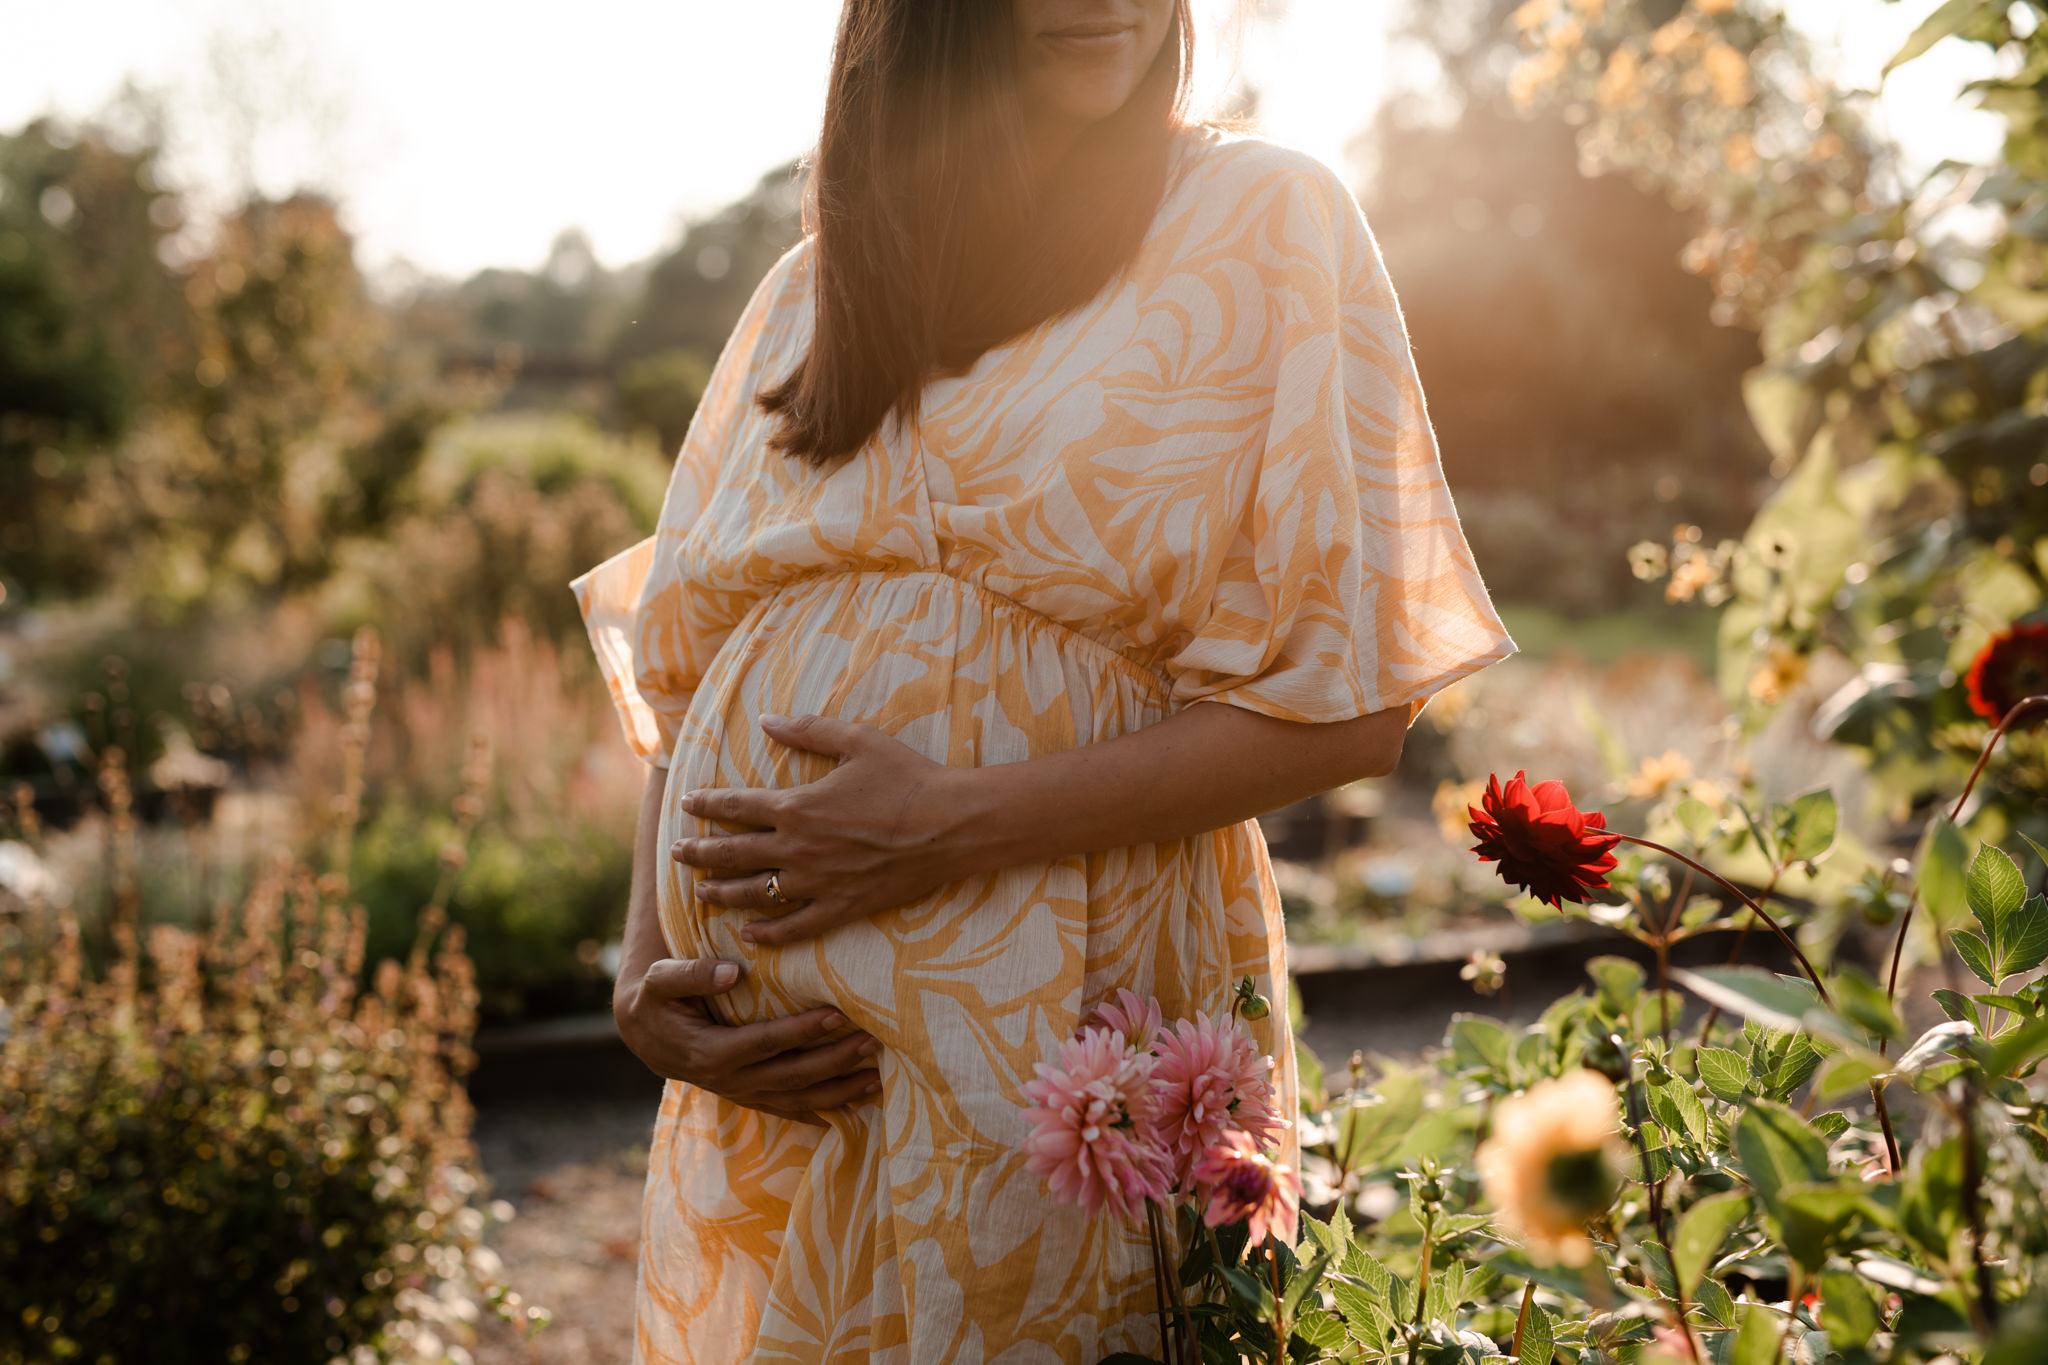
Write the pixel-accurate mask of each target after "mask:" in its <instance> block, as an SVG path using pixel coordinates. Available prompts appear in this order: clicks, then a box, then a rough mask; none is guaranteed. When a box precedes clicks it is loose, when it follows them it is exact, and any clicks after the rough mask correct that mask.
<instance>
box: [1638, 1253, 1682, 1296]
mask: <svg viewBox="0 0 2048 1365" xmlns="http://www.w3.org/2000/svg"><path fill="white" fill-rule="evenodd" d="M1637 1250H1639V1251H1641V1252H1642V1256H1643V1273H1644V1274H1645V1275H1647V1276H1648V1277H1649V1282H1650V1284H1651V1285H1652V1286H1654V1287H1655V1289H1656V1291H1657V1292H1658V1293H1659V1294H1662V1295H1663V1296H1664V1297H1665V1298H1667V1299H1671V1298H1676V1297H1678V1282H1677V1281H1676V1280H1674V1279H1673V1278H1672V1275H1671V1253H1669V1252H1667V1251H1666V1250H1664V1244H1663V1243H1661V1242H1652V1241H1648V1240H1645V1241H1643V1242H1641V1243H1639V1244H1638V1246H1637Z"/></svg>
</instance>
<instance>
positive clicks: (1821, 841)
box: [1771, 787, 1836, 863]
mask: <svg viewBox="0 0 2048 1365" xmlns="http://www.w3.org/2000/svg"><path fill="white" fill-rule="evenodd" d="M1771 822H1772V824H1773V825H1774V826H1775V827H1776V830H1777V834H1778V848H1779V850H1780V852H1782V853H1783V855H1784V858H1785V861H1786V862H1788V863H1806V862H1813V861H1815V860H1816V859H1818V858H1820V857H1821V855H1823V854H1825V853H1826V852H1827V851H1828V850H1829V849H1830V848H1832V847H1834V843H1835V824H1836V812H1835V794H1834V793H1833V792H1832V791H1829V790H1828V789H1827V788H1825V787H1823V788H1822V789H1821V790H1819V791H1811V792H1807V793H1806V794H1805V795H1803V796H1795V797H1793V798H1792V800H1791V801H1789V802H1788V803H1786V804H1784V805H1782V806H1776V807H1773V808H1772V810H1771Z"/></svg>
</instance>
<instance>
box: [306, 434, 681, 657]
mask: <svg viewBox="0 0 2048 1365" xmlns="http://www.w3.org/2000/svg"><path fill="white" fill-rule="evenodd" d="M667 474H668V468H667V462H666V461H665V460H663V459H662V457H661V456H660V455H659V454H658V453H657V452H656V450H655V448H654V447H653V446H652V445H651V444H650V443H648V442H647V441H645V440H644V439H640V440H629V439H622V438H620V437H616V436H611V435H607V434H605V433H603V432H600V431H598V430H597V429H596V428H595V427H592V426H591V425H590V424H588V423H587V422H585V421H583V420H582V419H580V418H575V417H570V416H566V415H561V414H555V415H548V416H537V415H533V414H504V415H497V416H490V417H477V418H471V419H467V420H463V421H459V422H455V423H452V424H450V425H448V426H445V427H443V428H442V429H441V430H440V431H438V432H436V433H435V435H434V437H433V439H432V441H431V442H430V443H429V445H428V447H427V449H426V452H425V454H424V456H423V458H422V460H421V462H420V467H419V469H418V471H417V474H416V475H415V478H414V482H413V485H412V487H411V489H410V490H409V493H408V496H407V500H406V511H405V513H404V514H403V515H402V516H400V517H398V518H397V519H396V520H395V521H394V523H393V524H392V525H391V527H390V529H389V532H388V534H387V535H386V536H385V537H384V538H382V539H380V540H375V541H370V540H365V541H361V542H358V543H356V544H355V545H353V546H351V547H350V548H349V550H348V552H347V555H346V558H345V562H344V564H343V566H342V568H341V571H340V572H339V573H338V574H337V576H336V578H335V579H334V580H333V581H332V582H331V583H330V584H329V585H328V586H327V588H326V589H325V598H326V602H327V606H328V610H329V613H330V615H331V616H332V617H333V618H334V619H335V620H336V622H337V623H338V624H340V625H342V626H344V627H345V626H351V625H356V624H361V623H363V622H374V623H376V624H377V625H378V627H379V629H380V631H381V633H382V634H383V636H384V638H385V640H386V642H387V645H388V648H389V651H390V654H391V657H392V658H393V659H394V660H395V662H396V663H397V665H398V670H399V672H400V673H401V674H402V675H415V674H417V673H418V672H420V671H421V670H423V669H424V668H425V666H426V663H427V659H428V656H429V655H430V654H431V653H432V652H433V650H434V649H435V648H437V647H442V646H446V647H451V648H453V649H454V650H455V651H456V652H457V654H458V656H462V655H467V654H468V653H469V652H471V651H472V650H475V649H479V648H483V647H485V646H487V645H488V644H489V643H490V640H491V638H492V636H493V634H494V633H495V631H496V629H497V627H498V624H499V623H500V622H501V621H505V620H519V621H522V622H525V623H526V624H527V625H529V626H530V627H531V628H532V629H534V630H535V631H538V632H539V633H540V634H542V635H543V636H545V637H547V638H550V639H553V640H557V641H561V640H567V639H572V638H573V639H577V640H581V638H582V633H583V627H582V619H581V617H580V616H579V615H578V613H577V609H576V601H575V598H574V596H573V595H572V594H571V593H570V592H569V586H568V585H569V580H570V579H572V578H574V577H575V576H576V575H577V574H580V573H582V572H583V571H584V570H585V569H587V568H589V567H590V566H591V565H593V564H595V563H597V562H599V561H600V560H602V559H605V558H606V557H608V556H610V555H612V554H614V553H616V552H617V551H619V550H621V549H624V548H625V547H626V546H627V545H629V544H631V543H632V542H633V541H635V540H637V539H638V538H640V537H641V536H643V535H645V534H647V533H648V532H649V531H650V530H652V528H653V526H654V521H655V518H656V517H657V516H658V515H659V513H660V510H661V497H662V492H663V489H664V486H665V484H666V480H667Z"/></svg>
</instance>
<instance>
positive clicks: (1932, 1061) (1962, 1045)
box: [1895, 1020, 1983, 1076]
mask: <svg viewBox="0 0 2048 1365" xmlns="http://www.w3.org/2000/svg"><path fill="white" fill-rule="evenodd" d="M1982 1046H1983V1040H1982V1039H1981V1038H1980V1037H1979V1036H1978V1034H1977V1029H1976V1026H1975V1025H1973V1024H1968V1023H1964V1022H1962V1021H1960V1020H1951V1021H1950V1022H1948V1023H1946V1024H1936V1025H1935V1026H1934V1027H1933V1028H1931V1029H1929V1030H1927V1032H1925V1033H1923V1034H1921V1035H1920V1036H1919V1037H1918V1038H1917V1039H1915V1040H1914V1042H1913V1046H1911V1047H1909V1048H1907V1049H1906V1052H1905V1055H1904V1056H1902V1057H1900V1058H1899V1064H1898V1066H1897V1067H1896V1068H1895V1069H1896V1070H1897V1071H1898V1072H1899V1074H1900V1075H1903V1076H1911V1075H1913V1074H1915V1073H1916V1072H1921V1071H1925V1070H1927V1069H1928V1068H1929V1067H1932V1066H1937V1065H1940V1064H1941V1063H1942V1062H1944V1061H1947V1060H1949V1059H1950V1058H1955V1057H1970V1056H1974V1055H1977V1054H1978V1052H1979V1050H1980V1049H1981V1048H1982Z"/></svg>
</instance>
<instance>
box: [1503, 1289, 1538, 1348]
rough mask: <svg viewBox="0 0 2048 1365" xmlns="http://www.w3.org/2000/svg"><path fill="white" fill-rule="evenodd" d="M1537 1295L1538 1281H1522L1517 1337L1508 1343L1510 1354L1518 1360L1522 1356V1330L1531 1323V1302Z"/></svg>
mask: <svg viewBox="0 0 2048 1365" xmlns="http://www.w3.org/2000/svg"><path fill="white" fill-rule="evenodd" d="M1535 1297H1536V1281H1534V1280H1524V1281H1522V1306H1521V1308H1520V1310H1519V1311H1517V1312H1516V1314H1515V1339H1514V1340H1513V1341H1511V1342H1509V1343H1508V1354H1509V1355H1511V1356H1513V1357H1514V1358H1515V1359H1516V1360H1520V1359H1521V1358H1522V1332H1523V1330H1524V1329H1525V1328H1527V1327H1528V1325H1529V1304H1530V1301H1531V1300H1533V1299H1534V1298H1535Z"/></svg>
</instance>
